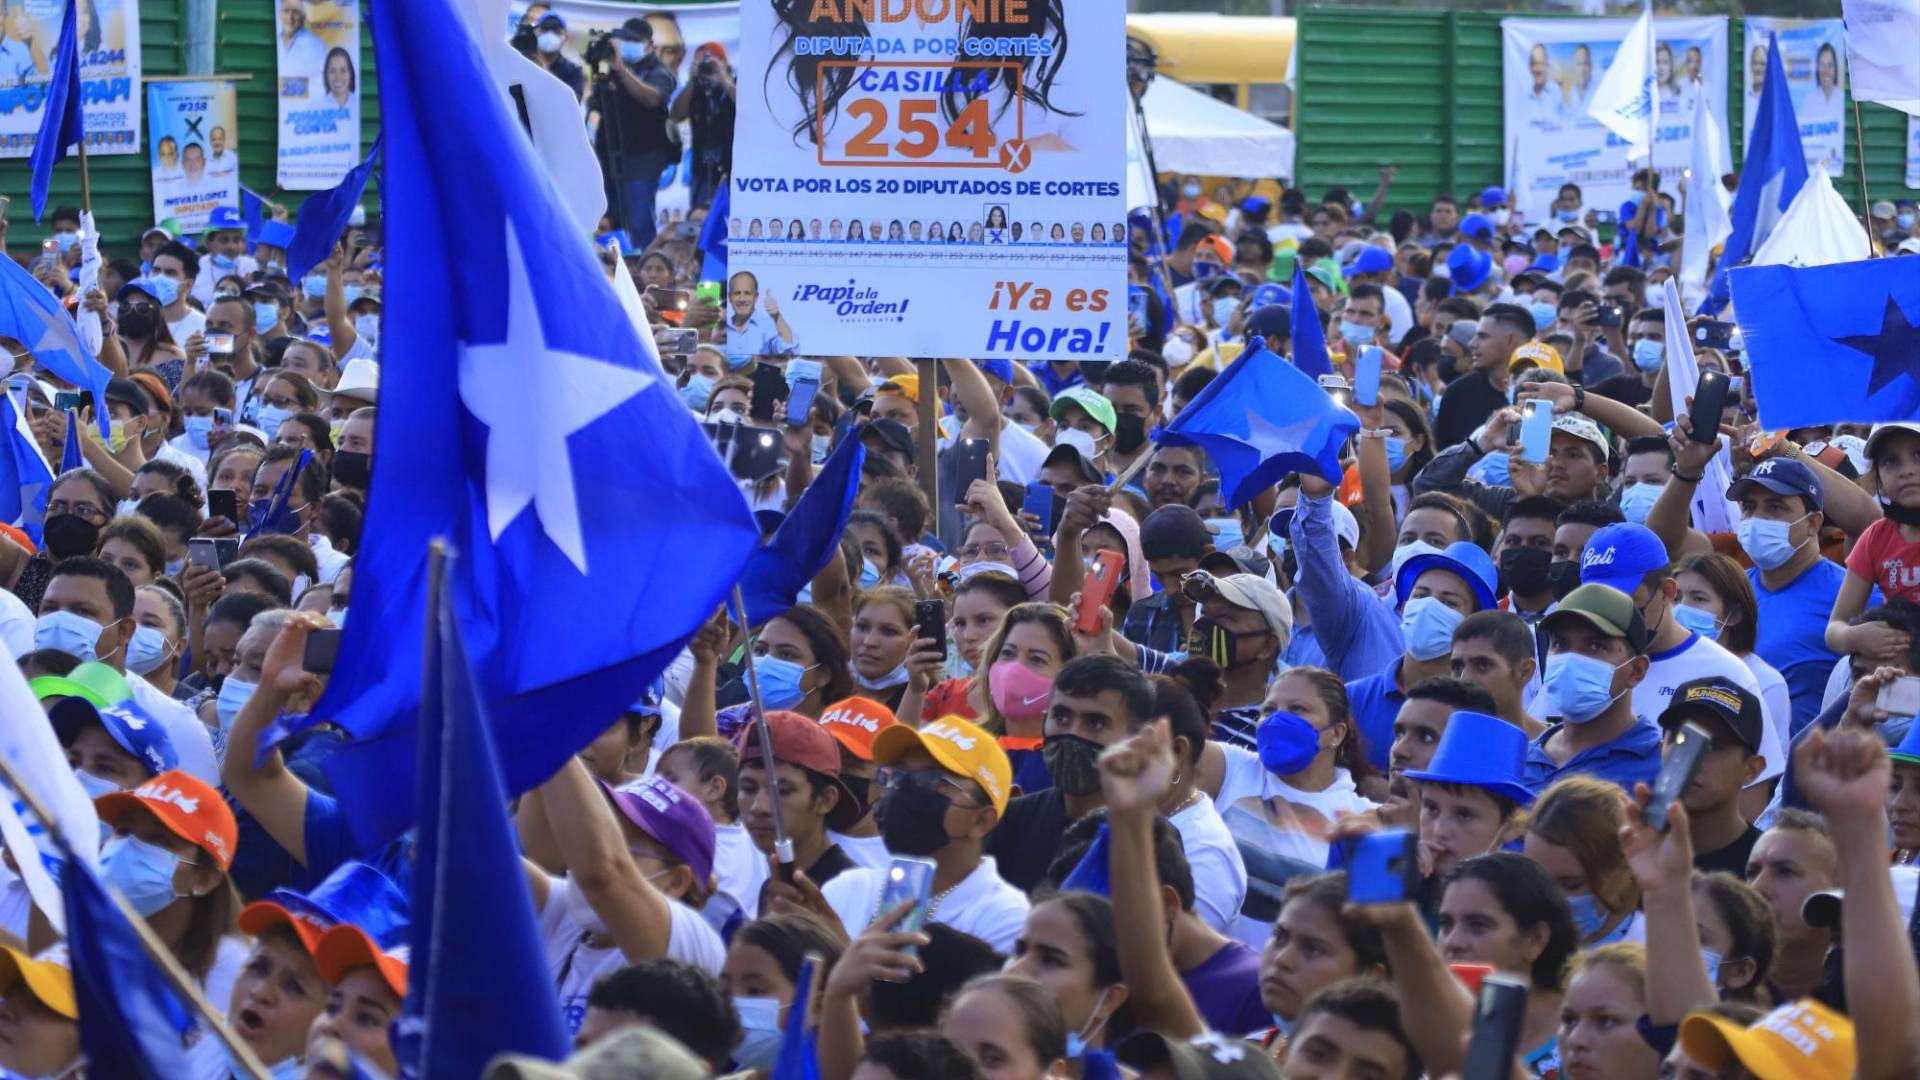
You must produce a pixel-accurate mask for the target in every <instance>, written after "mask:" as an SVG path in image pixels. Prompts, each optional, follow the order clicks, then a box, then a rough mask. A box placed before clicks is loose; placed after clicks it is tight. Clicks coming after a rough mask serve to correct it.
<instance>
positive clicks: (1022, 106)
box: [813, 60, 1027, 169]
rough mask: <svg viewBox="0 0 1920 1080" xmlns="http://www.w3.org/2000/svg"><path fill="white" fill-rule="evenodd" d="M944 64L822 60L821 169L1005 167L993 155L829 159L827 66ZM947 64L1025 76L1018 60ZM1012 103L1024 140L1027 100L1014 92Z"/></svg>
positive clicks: (818, 88) (817, 119)
mask: <svg viewBox="0 0 1920 1080" xmlns="http://www.w3.org/2000/svg"><path fill="white" fill-rule="evenodd" d="M941 66H942V64H941V63H940V62H939V61H937V60H936V61H932V62H916V61H912V60H823V61H821V63H820V70H819V71H818V72H816V73H815V75H814V90H813V100H814V102H815V104H814V110H815V111H814V117H813V122H814V125H815V127H816V128H817V129H818V130H819V132H820V139H821V141H820V142H819V143H817V144H816V145H815V148H814V160H815V161H816V163H818V164H819V165H820V166H821V167H822V168H847V167H854V168H879V169H898V168H918V169H926V168H934V169H999V168H1004V166H1003V165H1001V163H1000V160H999V159H998V158H994V159H992V160H989V161H932V162H929V161H868V160H865V159H861V160H858V161H856V160H852V159H848V160H845V161H828V160H827V145H826V131H827V126H826V118H825V117H823V116H821V115H820V113H819V109H820V108H821V106H822V105H824V103H825V102H826V100H827V69H828V68H837V67H844V68H863V67H864V68H933V67H941ZM944 66H946V67H951V68H1012V69H1013V74H1014V77H1015V78H1016V79H1023V78H1024V77H1025V71H1024V65H1022V64H1021V63H1020V61H1018V60H949V61H947V62H946V63H945V65H944ZM856 77H857V76H856ZM935 100H938V98H937V97H936V98H935ZM1013 103H1014V104H1013V109H1014V113H1013V122H1014V136H1013V138H1015V139H1019V140H1022V141H1024V140H1025V139H1026V137H1027V103H1026V99H1025V98H1023V97H1021V96H1020V95H1019V94H1015V95H1014V96H1013ZM944 137H945V135H944V134H943V135H942V138H944ZM1008 141H1010V140H1007V139H1002V140H1000V142H1001V143H1002V144H1005V143H1006V142H1008Z"/></svg>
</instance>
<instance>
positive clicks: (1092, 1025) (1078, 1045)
mask: <svg viewBox="0 0 1920 1080" xmlns="http://www.w3.org/2000/svg"><path fill="white" fill-rule="evenodd" d="M1106 1004H1107V992H1106V991H1105V990H1102V991H1100V996H1099V997H1097V998H1094V999H1093V1009H1092V1016H1093V1018H1092V1019H1090V1020H1089V1021H1088V1022H1087V1030H1085V1031H1069V1032H1067V1057H1069V1058H1074V1059H1078V1058H1083V1057H1086V1056H1087V1046H1088V1045H1089V1041H1090V1040H1091V1039H1093V1037H1094V1036H1096V1035H1098V1034H1099V1033H1100V1029H1101V1028H1104V1027H1106V1026H1107V1018H1106V1017H1105V1016H1102V1015H1101V1014H1100V1010H1101V1009H1103V1008H1105V1007H1106ZM1085 1071H1086V1072H1092V1071H1093V1069H1092V1068H1091V1067H1088V1068H1087V1069H1086V1070H1085Z"/></svg>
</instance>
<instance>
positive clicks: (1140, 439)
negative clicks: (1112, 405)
mask: <svg viewBox="0 0 1920 1080" xmlns="http://www.w3.org/2000/svg"><path fill="white" fill-rule="evenodd" d="M1146 444H1147V418H1146V417H1144V416H1135V415H1134V414H1132V413H1121V414H1119V415H1118V416H1115V417H1114V418H1113V448H1114V449H1115V450H1118V451H1120V452H1121V453H1123V454H1131V453H1133V452H1134V451H1135V450H1138V449H1140V448H1141V447H1142V446H1145V445H1146Z"/></svg>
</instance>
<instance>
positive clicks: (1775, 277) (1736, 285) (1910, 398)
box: [1733, 256, 1920, 428]
mask: <svg viewBox="0 0 1920 1080" xmlns="http://www.w3.org/2000/svg"><path fill="white" fill-rule="evenodd" d="M1733 304H1734V308H1735V309H1736V310H1738V311H1739V312H1740V331H1741V334H1742V335H1743V336H1744V337H1745V338H1746V345H1747V366H1748V368H1749V369H1750V372H1749V374H1750V377H1751V378H1752V379H1753V396H1754V403H1755V405H1756V406H1758V408H1759V411H1760V422H1761V423H1762V424H1764V425H1766V426H1767V427H1769V428H1796V427H1813V426H1824V425H1828V424H1836V423H1841V422H1844V421H1855V422H1859V423H1873V422H1879V421H1889V420H1912V419H1913V418H1914V417H1916V416H1920V258H1914V257H1912V256H1902V257H1899V258H1891V259H1868V260H1866V261H1864V262H1850V263H1838V264H1835V265H1832V266H1814V267H1806V268H1801V267H1794V266H1748V267H1742V268H1740V269H1738V270H1735V271H1734V272H1733Z"/></svg>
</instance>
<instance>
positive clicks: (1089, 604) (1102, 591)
mask: <svg viewBox="0 0 1920 1080" xmlns="http://www.w3.org/2000/svg"><path fill="white" fill-rule="evenodd" d="M1125 565H1126V560H1125V559H1123V558H1121V557H1120V553H1119V552H1117V551H1111V550H1108V549H1106V548H1102V549H1100V550H1099V551H1096V552H1094V553H1093V568H1092V570H1091V571H1090V572H1089V573H1088V574H1087V578H1086V580H1085V581H1084V582H1082V583H1081V585H1080V607H1079V608H1078V609H1077V610H1076V611H1075V613H1074V619H1073V628H1074V629H1075V630H1078V631H1079V632H1081V633H1082V634H1097V633H1099V632H1100V609H1101V608H1103V607H1106V606H1107V602H1108V601H1110V600H1112V599H1113V590H1114V589H1116V588H1118V587H1119V585H1120V568H1121V567H1122V566H1125Z"/></svg>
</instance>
